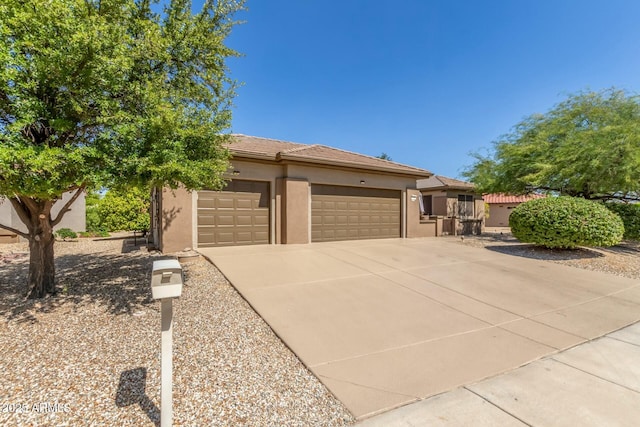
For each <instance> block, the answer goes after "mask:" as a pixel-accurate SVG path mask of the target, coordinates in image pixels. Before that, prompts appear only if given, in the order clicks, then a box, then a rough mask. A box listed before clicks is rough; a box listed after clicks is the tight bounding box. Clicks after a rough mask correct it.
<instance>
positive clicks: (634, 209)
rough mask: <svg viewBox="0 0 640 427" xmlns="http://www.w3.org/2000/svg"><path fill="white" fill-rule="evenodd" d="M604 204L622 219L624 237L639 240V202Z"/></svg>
mask: <svg viewBox="0 0 640 427" xmlns="http://www.w3.org/2000/svg"><path fill="white" fill-rule="evenodd" d="M605 206H606V207H607V208H608V209H609V210H610V211H612V212H615V213H616V214H618V216H619V217H620V219H622V222H623V223H624V238H625V239H634V240H640V204H638V203H615V202H609V203H605Z"/></svg>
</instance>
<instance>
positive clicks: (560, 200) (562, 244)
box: [509, 197, 624, 249]
mask: <svg viewBox="0 0 640 427" xmlns="http://www.w3.org/2000/svg"><path fill="white" fill-rule="evenodd" d="M509 226H510V227H511V232H512V233H513V235H514V236H515V237H516V238H517V239H518V240H520V241H521V242H525V243H533V244H535V245H539V246H544V247H546V248H565V249H573V248H575V247H576V246H613V245H617V244H618V243H620V242H621V241H622V236H623V234H624V225H623V223H622V220H621V219H620V217H619V216H618V215H616V214H615V213H613V212H611V211H610V210H608V209H607V208H606V207H604V206H603V205H602V204H601V203H596V202H592V201H589V200H585V199H580V198H576V197H546V198H544V199H535V200H530V201H528V202H525V203H522V204H521V205H519V206H518V207H516V208H515V209H514V210H513V212H512V213H511V216H510V217H509Z"/></svg>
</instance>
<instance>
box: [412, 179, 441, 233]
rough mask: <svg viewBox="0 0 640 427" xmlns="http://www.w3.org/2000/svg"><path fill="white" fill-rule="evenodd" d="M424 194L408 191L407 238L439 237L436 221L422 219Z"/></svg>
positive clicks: (417, 191)
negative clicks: (421, 211)
mask: <svg viewBox="0 0 640 427" xmlns="http://www.w3.org/2000/svg"><path fill="white" fill-rule="evenodd" d="M420 197H422V194H421V193H420V191H419V190H414V189H409V190H407V202H406V203H407V208H406V212H407V219H406V224H407V237H435V236H436V235H437V229H436V227H437V222H436V220H427V219H425V220H422V221H421V219H420V217H421V215H420V202H419V200H418V199H419V198H420Z"/></svg>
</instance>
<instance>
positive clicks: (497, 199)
mask: <svg viewBox="0 0 640 427" xmlns="http://www.w3.org/2000/svg"><path fill="white" fill-rule="evenodd" d="M544 197H546V196H544V195H542V194H523V195H519V196H516V195H511V194H504V193H494V194H484V195H483V196H482V199H483V200H484V201H485V203H523V202H528V201H529V200H533V199H542V198H544Z"/></svg>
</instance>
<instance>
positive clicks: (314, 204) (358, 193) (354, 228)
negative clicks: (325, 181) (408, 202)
mask: <svg viewBox="0 0 640 427" xmlns="http://www.w3.org/2000/svg"><path fill="white" fill-rule="evenodd" d="M311 198H312V200H311V211H312V212H311V240H312V241H314V242H320V241H332V240H351V239H370V238H388V237H400V191H394V190H380V189H370V188H359V187H339V186H328V185H312V187H311Z"/></svg>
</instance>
